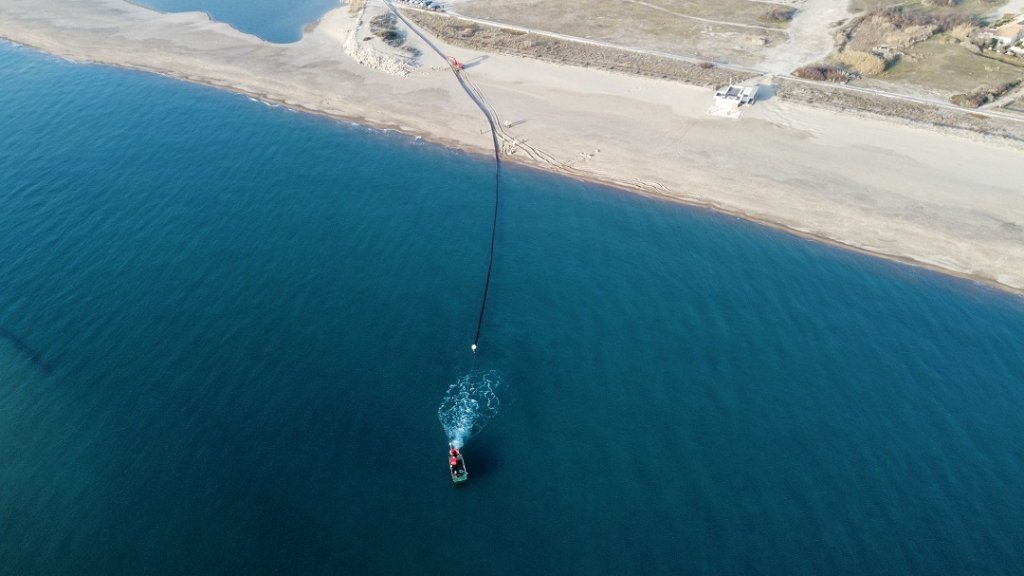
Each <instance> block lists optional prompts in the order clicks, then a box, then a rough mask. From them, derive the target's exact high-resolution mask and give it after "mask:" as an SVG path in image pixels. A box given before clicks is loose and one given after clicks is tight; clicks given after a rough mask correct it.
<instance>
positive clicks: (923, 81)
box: [880, 37, 1024, 94]
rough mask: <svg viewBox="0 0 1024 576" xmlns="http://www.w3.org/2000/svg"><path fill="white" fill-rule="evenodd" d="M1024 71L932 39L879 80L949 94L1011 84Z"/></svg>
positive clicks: (959, 45)
mask: <svg viewBox="0 0 1024 576" xmlns="http://www.w3.org/2000/svg"><path fill="white" fill-rule="evenodd" d="M1022 76H1024V68H1020V67H1017V66H1014V65H1012V64H1008V63H1005V62H1000V61H998V60H993V59H990V58H984V57H982V56H979V55H978V54H977V53H975V52H972V51H971V50H969V49H967V48H966V47H965V46H963V44H962V43H957V42H955V41H954V40H953V39H951V38H942V37H939V38H932V39H930V40H927V41H925V42H921V43H919V44H916V45H914V46H913V47H911V48H910V49H908V50H907V51H906V52H905V53H904V54H903V56H902V57H901V58H900V59H899V61H898V62H897V63H896V64H895V65H893V66H892V68H891V69H890V70H888V71H887V72H886V73H885V74H883V75H882V76H880V78H881V79H882V80H886V81H891V82H897V83H900V84H910V85H914V86H923V87H928V88H932V89H935V90H938V91H940V92H945V93H947V94H953V93H958V92H970V91H973V90H975V89H976V88H978V87H979V86H991V85H998V84H1003V83H1005V82H1011V81H1013V80H1015V79H1017V78H1020V77H1022Z"/></svg>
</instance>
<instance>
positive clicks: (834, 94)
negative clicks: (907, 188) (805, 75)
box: [776, 78, 1024, 142]
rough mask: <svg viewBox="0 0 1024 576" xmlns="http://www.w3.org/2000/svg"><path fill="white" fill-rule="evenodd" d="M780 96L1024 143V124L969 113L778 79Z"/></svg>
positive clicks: (817, 104) (821, 105) (825, 106)
mask: <svg viewBox="0 0 1024 576" xmlns="http://www.w3.org/2000/svg"><path fill="white" fill-rule="evenodd" d="M776 88H777V92H776V96H777V97H779V98H783V99H785V100H791V101H797V102H803V103H805V104H809V105H812V106H818V107H822V108H826V109H832V110H835V109H841V110H856V111H858V112H859V113H862V114H876V115H880V116H890V117H891V116H895V117H898V118H902V119H905V120H909V121H911V122H915V123H920V124H925V125H929V126H937V127H940V128H947V129H952V130H958V131H960V130H962V131H969V132H976V133H982V134H986V135H988V136H993V137H996V138H1005V139H1008V140H1013V141H1016V142H1024V122H1006V121H1002V120H999V119H993V118H991V117H989V116H987V115H985V114H982V113H976V112H971V111H967V110H956V109H948V108H939V107H938V106H934V105H931V104H922V103H919V102H913V101H909V100H896V99H893V98H888V97H886V96H882V95H877V94H865V93H862V92H852V91H850V90H843V89H842V87H841V86H830V85H828V84H812V85H808V84H806V83H801V82H796V81H794V80H786V79H784V78H777V79H776Z"/></svg>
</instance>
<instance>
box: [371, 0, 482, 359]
mask: <svg viewBox="0 0 1024 576" xmlns="http://www.w3.org/2000/svg"><path fill="white" fill-rule="evenodd" d="M385 4H387V6H388V8H389V9H390V10H391V12H392V13H393V14H394V15H395V16H397V17H398V19H399V20H401V21H402V22H403V23H404V24H405V25H406V27H408V28H409V30H412V31H413V33H415V34H416V35H417V36H419V37H420V39H421V40H423V42H424V43H425V44H426V45H427V46H429V47H430V49H431V50H433V51H434V52H436V53H437V55H438V56H440V57H441V58H443V59H444V60H445V61H448V56H447V55H445V53H444V52H442V51H441V49H440V48H438V47H437V45H436V44H434V43H433V42H432V41H431V40H430V39H429V38H427V37H426V35H424V34H423V33H422V32H420V30H419V28H416V27H415V26H413V25H412V23H411V22H409V21H408V20H406V19H405V16H403V15H402V13H401V12H399V11H398V9H397V8H395V6H394V5H393V4H392V3H391V2H390V1H387V0H385ZM448 65H449V66H450V67H451V69H452V72H454V73H455V79H456V80H458V81H459V85H460V86H462V89H463V90H465V91H466V94H467V95H468V96H469V97H470V99H471V100H473V103H474V104H476V107H477V108H479V109H480V112H482V113H483V115H484V117H486V118H487V124H488V125H490V127H491V141H492V142H493V143H494V219H493V221H492V222H491V250H490V253H489V254H488V256H487V277H486V279H485V280H484V293H483V297H482V298H481V299H480V316H479V317H478V318H477V321H476V335H475V336H474V337H473V344H472V345H471V346H470V350H472V351H473V354H476V351H477V345H478V344H479V343H480V331H481V329H482V328H483V325H484V312H486V311H487V295H488V293H489V292H490V289H491V270H492V269H493V268H494V243H495V240H496V239H497V235H498V205H499V204H500V202H499V200H500V198H501V143H500V142H499V140H498V125H497V123H496V122H495V121H494V115H493V114H491V111H490V110H488V109H487V106H485V105H484V103H483V100H482V99H481V98H480V95H479V94H477V93H476V92H475V91H474V90H473V89H472V88H471V87H470V86H469V84H468V83H467V82H466V79H465V78H463V77H462V71H461V69H460V68H456V67H455V66H454V65H452V63H451V62H449V64H448Z"/></svg>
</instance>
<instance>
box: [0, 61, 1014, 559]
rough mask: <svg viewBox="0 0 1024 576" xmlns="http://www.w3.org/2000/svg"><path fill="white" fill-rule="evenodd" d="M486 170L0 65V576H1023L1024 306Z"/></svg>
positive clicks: (286, 119)
mask: <svg viewBox="0 0 1024 576" xmlns="http://www.w3.org/2000/svg"><path fill="white" fill-rule="evenodd" d="M491 170H492V167H491V165H490V164H489V163H488V162H487V161H486V159H484V158H476V157H471V156H467V155H465V154H462V153H458V152H453V151H449V150H445V149H441V148H437V147H434V146H431V145H427V144H424V143H421V142H418V141H416V140H413V139H410V138H406V137H403V136H399V135H395V134H390V133H381V132H376V131H371V130H367V129H362V128H358V127H353V126H348V125H344V124H340V123H336V122H332V121H328V120H324V119H320V118H315V117H311V116H306V115H301V114H297V113H293V112H290V111H288V110H285V109H282V108H272V107H268V106H265V105H263V104H259V103H255V102H252V101H250V100H248V99H246V98H244V97H240V96H236V95H232V94H227V93H223V92H218V91H215V90H212V89H207V88H203V87H198V86H193V85H189V84H184V83H178V82H175V81H172V80H168V79H164V78H160V77H156V76H149V75H144V74H140V73H134V72H128V71H121V70H115V69H109V68H101V67H93V66H82V65H75V64H70V63H66V62H63V61H59V60H55V59H51V58H48V57H44V56H40V55H38V54H36V53H34V52H30V51H28V50H24V49H20V48H14V47H12V46H10V45H5V44H0V335H2V337H0V574H3V575H19V576H21V575H36V574H38V575H60V574H74V575H93V574H95V575H114V574H126V575H139V574H225V575H227V574H252V575H262V574H360V573H365V574H509V575H521V574H609V575H613V574H614V575H619V574H640V573H642V574H665V575H670V574H672V575H676V574H709V575H722V574H736V575H746V574H773V575H774V574H778V575H792V574H929V575H936V574H949V575H964V574H986V575H998V574H1007V575H1011V574H1018V575H1019V574H1021V573H1024V555H1022V553H1021V550H1022V549H1024V409H1022V407H1024V353H1022V344H1021V343H1022V342H1024V301H1022V299H1021V298H1019V297H1015V296H1010V295H1005V294H1002V293H998V292H996V291H994V290H991V289H988V288H986V287H982V286H979V285H976V284H974V283H970V282H965V281H961V280H957V279H952V278H947V277H943V276H941V275H937V274H933V273H930V272H927V271H922V270H918V269H914V268H910V267H906V266H901V265H897V264H893V263H889V262H886V261H882V260H878V259H873V258H869V257H865V256H862V255H858V254H854V253H851V252H846V251H841V250H837V249H833V248H831V247H828V246H825V245H821V244H818V243H813V242H808V241H805V240H801V239H798V238H794V237H791V236H788V235H786V234H782V233H779V232H776V231H773V230H770V229H767V228H764V227H761V226H757V225H753V224H749V223H746V222H742V221H739V220H736V219H733V218H729V217H725V216H721V215H716V214H712V213H709V212H706V211H702V210H696V209H691V208H687V207H683V206H677V205H672V204H668V203H664V202H659V201H655V200H651V199H646V198H642V197H638V196H634V195H630V194H626V193H621V192H617V191H614V190H609V189H605V188H601V187H597V186H593V185H588V184H582V183H578V182H574V181H570V180H565V179H561V178H556V177H553V176H548V175H544V174H539V173H535V172H531V171H526V170H520V169H510V170H509V171H508V173H507V174H506V176H505V195H504V197H503V204H502V217H501V221H500V225H499V228H498V245H497V260H496V262H495V269H494V283H493V285H492V287H491V307H490V308H489V311H488V315H487V317H486V319H485V323H484V326H483V337H482V339H481V352H480V354H479V355H478V357H477V358H476V361H475V363H474V361H473V358H472V355H471V354H470V353H469V351H468V346H469V344H470V342H471V340H472V338H473V332H474V330H475V327H476V318H477V312H478V306H479V297H480V289H481V288H482V284H483V273H484V271H485V268H486V257H487V249H488V244H487V243H488V241H489V238H490V231H491V230H490V215H491V211H492V200H493V196H492V189H491V187H490V185H491V181H492V177H493V176H492V172H491ZM485 372H486V374H487V375H488V377H489V378H494V379H495V380H494V381H495V382H497V381H498V380H500V382H499V384H500V385H497V386H496V387H495V390H494V392H495V393H496V394H497V396H498V398H497V399H498V400H500V402H501V404H500V407H498V408H497V409H493V407H492V410H491V415H493V418H492V419H491V420H490V422H489V424H488V425H487V427H486V428H484V429H483V430H482V431H481V432H480V433H479V434H477V435H476V436H474V437H472V438H471V439H469V441H468V442H467V444H466V447H465V454H466V459H467V463H468V466H469V470H470V475H471V479H470V481H469V483H468V485H466V486H464V487H460V488H457V489H456V488H454V487H453V486H452V483H451V481H450V479H449V477H448V471H447V469H446V461H445V448H446V446H445V442H446V438H445V431H444V430H443V429H442V427H441V425H440V423H439V421H438V408H439V406H441V404H442V401H443V400H445V395H446V393H448V391H449V387H450V386H452V384H454V383H456V382H459V381H460V379H462V380H463V381H467V379H466V378H464V377H465V376H467V375H470V376H472V375H473V374H477V375H479V374H484V373H485ZM468 380H472V378H469V379H468ZM455 391H456V392H457V391H458V390H455ZM450 399H451V398H449V400H450ZM478 408H479V410H480V411H481V413H482V412H483V411H484V410H485V409H486V407H485V406H483V405H482V404H481V405H480V406H479V407H478Z"/></svg>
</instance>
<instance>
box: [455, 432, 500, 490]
mask: <svg viewBox="0 0 1024 576" xmlns="http://www.w3.org/2000/svg"><path fill="white" fill-rule="evenodd" d="M462 453H463V454H464V455H465V458H466V468H467V469H468V470H469V477H470V480H472V479H473V478H486V477H487V476H488V475H491V474H498V473H499V472H501V470H502V468H504V466H505V459H504V458H503V457H502V450H501V447H500V445H499V443H498V442H496V441H494V440H492V439H489V438H481V439H479V440H474V441H472V442H469V443H468V445H467V446H465V447H464V448H463V449H462Z"/></svg>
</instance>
